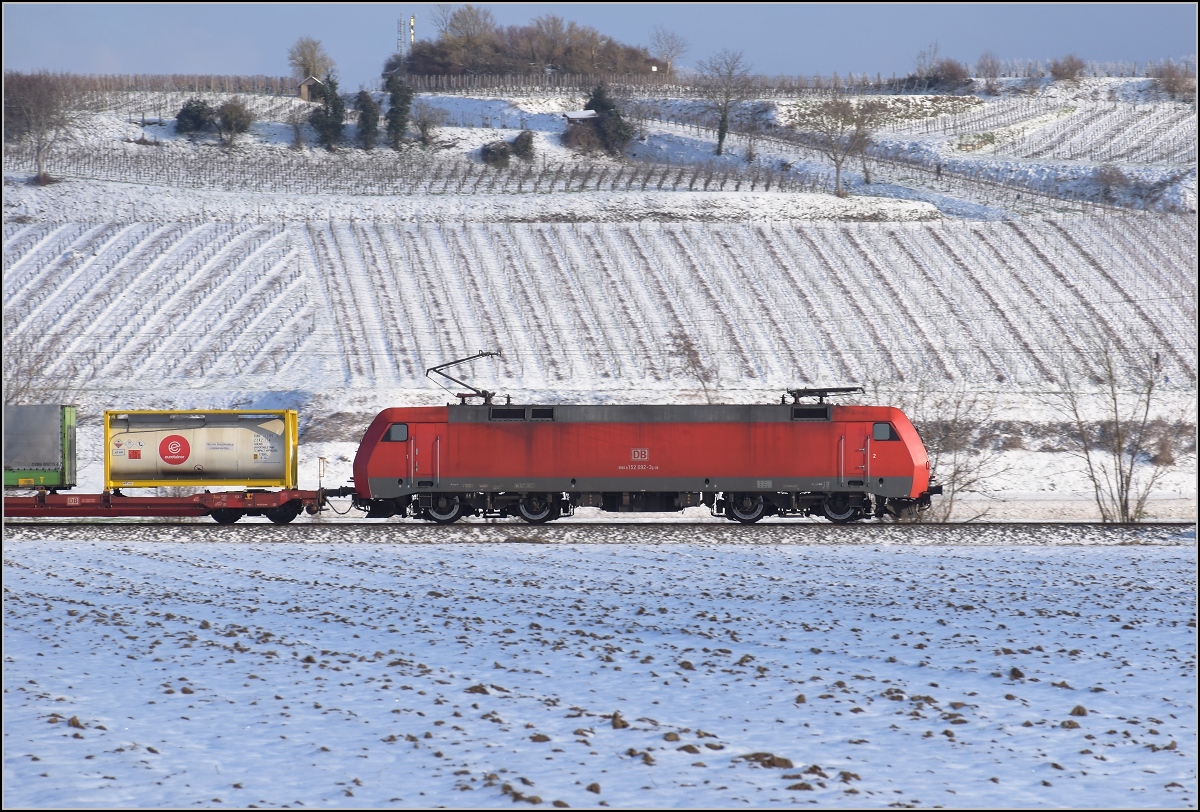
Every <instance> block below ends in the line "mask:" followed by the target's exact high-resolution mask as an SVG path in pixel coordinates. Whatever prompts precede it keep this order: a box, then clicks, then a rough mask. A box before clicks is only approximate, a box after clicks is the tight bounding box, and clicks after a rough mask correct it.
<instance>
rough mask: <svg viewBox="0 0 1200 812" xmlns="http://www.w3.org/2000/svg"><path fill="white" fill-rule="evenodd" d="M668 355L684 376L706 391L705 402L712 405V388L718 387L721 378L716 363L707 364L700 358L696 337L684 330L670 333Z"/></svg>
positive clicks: (709, 362)
mask: <svg viewBox="0 0 1200 812" xmlns="http://www.w3.org/2000/svg"><path fill="white" fill-rule="evenodd" d="M667 354H668V356H669V357H670V358H672V359H674V361H675V362H676V363H677V364H678V365H679V369H680V370H681V371H683V373H684V374H686V375H687V376H688V377H689V378H692V379H694V380H695V381H696V383H698V384H700V388H701V390H703V391H704V401H705V402H706V403H712V402H713V398H712V390H711V387H712V386H715V385H716V383H717V380H718V377H719V373H718V371H717V364H716V362H715V361H707V362H706V361H705V360H704V359H703V358H702V357H701V356H700V348H699V347H697V346H696V339H695V337H694V336H692V335H691V334H690V333H687V332H685V331H683V330H679V331H677V332H674V333H668V334H667Z"/></svg>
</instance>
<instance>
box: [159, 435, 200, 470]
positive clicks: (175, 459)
mask: <svg viewBox="0 0 1200 812" xmlns="http://www.w3.org/2000/svg"><path fill="white" fill-rule="evenodd" d="M191 454H192V447H191V446H190V445H188V441H187V440H186V439H185V438H183V437H182V436H180V435H178V434H171V435H169V436H167V437H164V438H163V440H162V442H161V443H159V444H158V456H160V457H162V461H163V462H165V463H166V464H167V465H183V463H185V462H187V458H188V457H189V456H191Z"/></svg>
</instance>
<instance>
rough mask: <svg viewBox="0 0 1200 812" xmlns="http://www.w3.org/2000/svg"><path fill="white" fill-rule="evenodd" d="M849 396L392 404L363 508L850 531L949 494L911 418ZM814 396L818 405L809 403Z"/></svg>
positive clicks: (364, 475)
mask: <svg viewBox="0 0 1200 812" xmlns="http://www.w3.org/2000/svg"><path fill="white" fill-rule="evenodd" d="M846 391H858V390H847V389H807V390H791V391H790V393H789V394H791V395H792V402H791V403H787V402H781V403H779V404H774V405H752V406H732V405H703V406H665V405H659V406H652V405H645V406H567V405H554V406H539V405H526V406H522V405H515V404H505V405H497V404H494V403H490V402H485V403H484V404H482V405H468V404H466V403H465V402H464V403H462V404H458V405H450V406H438V407H413V408H393V409H385V410H384V411H382V412H380V413H379V415H378V416H377V417H376V418H375V420H374V421H373V422H372V423H371V426H370V428H368V429H367V431H366V434H365V435H364V436H363V438H362V442H361V443H360V444H359V449H358V453H357V455H356V456H355V459H354V488H355V491H356V503H357V504H358V506H359V507H360V508H363V509H366V510H368V516H369V517H372V518H386V517H389V516H406V515H412V516H417V517H421V518H425V519H428V520H431V521H434V522H438V523H443V524H446V523H450V522H454V521H457V520H458V519H459V518H461V517H463V516H468V515H484V516H510V515H514V514H516V515H519V516H521V517H522V518H523V519H525V520H526V521H528V522H531V523H535V524H537V523H542V522H546V521H550V520H552V519H555V518H557V517H559V516H561V515H564V514H566V515H570V514H571V513H572V512H573V510H574V508H576V507H597V508H601V509H603V510H605V511H611V512H643V511H644V512H671V511H679V510H682V509H683V508H686V507H693V506H699V505H705V506H707V507H708V508H709V510H710V511H711V512H712V513H713V515H718V516H719V515H724V516H726V517H728V518H730V519H732V520H735V521H739V522H743V523H752V522H756V521H758V520H759V519H761V518H763V517H764V516H768V515H779V516H810V515H816V516H825V517H826V518H828V519H829V520H831V521H833V522H838V523H844V522H852V521H856V520H858V519H861V518H866V517H870V516H874V517H876V518H879V517H883V516H886V515H891V516H897V517H899V516H908V515H913V514H915V513H916V512H917V511H919V510H922V509H925V508H927V507H929V504H930V496H931V495H933V494H939V493H941V486H939V485H936V484H934V483H933V476H932V472H931V470H930V465H929V458H928V456H927V455H926V453H925V447H924V445H923V444H922V442H921V438H920V436H919V435H918V434H917V431H916V429H915V428H914V427H913V425H912V423H911V422H910V421H909V419H908V418H907V417H906V416H905V415H904V413H903V412H901V411H900V410H899V409H896V408H892V407H888V406H841V405H835V404H832V403H827V402H825V398H826V397H827V396H829V395H831V394H837V393H841V392H846ZM482 394H485V395H488V396H489V397H487V398H485V401H490V400H491V398H490V395H491V393H482ZM806 396H815V397H817V398H818V400H819V402H817V403H801V402H800V400H801V398H803V397H806ZM462 397H463V399H464V401H465V400H466V398H467V397H469V396H462Z"/></svg>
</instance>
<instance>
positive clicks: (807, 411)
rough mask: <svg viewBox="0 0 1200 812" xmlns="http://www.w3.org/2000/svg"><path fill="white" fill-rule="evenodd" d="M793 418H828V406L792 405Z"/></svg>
mask: <svg viewBox="0 0 1200 812" xmlns="http://www.w3.org/2000/svg"><path fill="white" fill-rule="evenodd" d="M792 419H793V420H828V419H829V407H828V406H793V407H792Z"/></svg>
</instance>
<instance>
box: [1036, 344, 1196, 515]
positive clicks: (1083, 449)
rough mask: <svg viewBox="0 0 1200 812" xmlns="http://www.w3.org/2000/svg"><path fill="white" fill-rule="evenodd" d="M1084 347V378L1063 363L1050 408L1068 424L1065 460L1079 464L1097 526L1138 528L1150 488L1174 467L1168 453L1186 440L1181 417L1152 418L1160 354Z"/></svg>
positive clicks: (1160, 371)
mask: <svg viewBox="0 0 1200 812" xmlns="http://www.w3.org/2000/svg"><path fill="white" fill-rule="evenodd" d="M1090 343H1091V345H1092V346H1091V348H1090V349H1091V350H1092V352H1091V353H1090V360H1091V363H1092V365H1093V370H1092V372H1091V374H1090V375H1089V376H1087V377H1086V378H1085V375H1084V374H1083V373H1081V372H1080V371H1078V370H1076V369H1072V368H1070V367H1069V366H1068V365H1067V363H1066V361H1064V363H1063V365H1062V369H1061V370H1060V375H1061V380H1060V383H1061V385H1062V390H1061V392H1060V393H1058V394H1057V396H1056V397H1054V398H1053V400H1054V401H1055V405H1057V406H1059V407H1060V408H1061V409H1062V410H1063V412H1064V413H1065V414H1066V415H1067V417H1068V418H1069V419H1070V422H1071V426H1072V429H1073V432H1072V436H1071V437H1070V449H1071V453H1072V454H1074V455H1075V456H1076V457H1078V458H1079V459H1080V460H1081V461H1082V463H1083V473H1084V474H1085V475H1086V476H1087V478H1088V482H1089V483H1090V484H1091V486H1092V493H1093V496H1094V498H1095V500H1096V507H1097V508H1098V509H1099V511H1100V518H1101V520H1102V521H1104V522H1106V523H1108V522H1138V521H1141V520H1142V519H1144V518H1145V517H1146V502H1147V501H1148V500H1149V498H1150V495H1151V493H1152V492H1153V490H1154V486H1155V485H1156V484H1157V483H1158V481H1159V479H1160V478H1161V477H1162V476H1163V474H1164V473H1165V472H1166V468H1167V467H1168V466H1169V465H1171V464H1173V462H1174V455H1173V454H1172V448H1173V446H1174V444H1175V443H1176V442H1178V441H1179V440H1180V439H1181V438H1182V435H1183V434H1184V433H1185V430H1186V429H1185V426H1184V416H1183V415H1182V414H1181V415H1177V416H1173V417H1172V418H1170V419H1168V420H1162V419H1155V417H1153V413H1154V411H1155V410H1156V408H1158V407H1159V406H1160V403H1159V400H1160V398H1161V388H1162V386H1163V384H1164V382H1165V374H1164V371H1163V368H1162V365H1161V363H1160V360H1159V353H1158V352H1156V351H1152V350H1148V349H1143V350H1133V351H1127V352H1125V353H1122V352H1121V350H1119V349H1118V348H1117V347H1116V345H1115V344H1114V342H1113V341H1111V340H1110V339H1109V338H1108V337H1104V336H1101V337H1096V338H1093V339H1091V340H1090ZM1122 355H1124V357H1122ZM1122 382H1124V386H1122Z"/></svg>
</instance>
